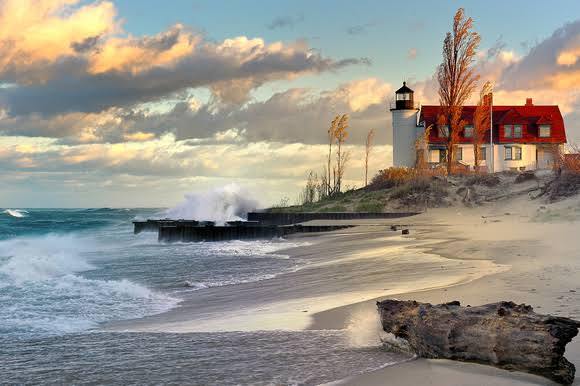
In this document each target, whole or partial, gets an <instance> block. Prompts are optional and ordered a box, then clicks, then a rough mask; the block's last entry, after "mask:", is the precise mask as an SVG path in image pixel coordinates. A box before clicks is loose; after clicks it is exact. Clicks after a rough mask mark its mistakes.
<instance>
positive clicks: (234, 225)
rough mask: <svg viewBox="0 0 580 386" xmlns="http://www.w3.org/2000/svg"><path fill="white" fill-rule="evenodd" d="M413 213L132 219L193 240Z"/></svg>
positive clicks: (139, 227) (283, 232)
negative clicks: (216, 220)
mask: <svg viewBox="0 0 580 386" xmlns="http://www.w3.org/2000/svg"><path fill="white" fill-rule="evenodd" d="M415 214H417V213H413V212H404V213H363V212H360V213H267V212H250V213H248V221H230V222H227V223H226V224H225V225H216V224H215V223H214V222H211V221H195V220H170V219H161V220H146V221H133V225H134V232H135V233H141V232H157V235H158V240H159V241H162V242H194V241H223V240H248V239H271V238H275V237H284V236H287V235H290V234H293V233H311V232H329V231H334V230H339V229H344V228H349V227H352V226H354V225H352V224H341V225H308V224H303V223H304V222H307V221H312V220H360V219H390V218H401V217H408V216H412V215H415Z"/></svg>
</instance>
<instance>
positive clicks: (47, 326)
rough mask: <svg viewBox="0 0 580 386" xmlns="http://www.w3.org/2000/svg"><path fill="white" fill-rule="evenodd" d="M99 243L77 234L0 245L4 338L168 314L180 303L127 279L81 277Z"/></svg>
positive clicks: (0, 331)
mask: <svg viewBox="0 0 580 386" xmlns="http://www.w3.org/2000/svg"><path fill="white" fill-rule="evenodd" d="M98 249H99V245H98V244H97V243H96V242H95V241H93V240H91V239H87V238H80V237H77V236H74V235H45V236H40V237H19V238H14V239H9V240H3V241H0V295H1V296H0V305H1V306H2V307H0V335H2V334H33V335H34V334H41V335H46V334H48V335H54V334H57V335H59V334H62V333H70V332H78V331H83V330H86V329H89V328H94V327H97V325H98V323H100V322H105V321H109V320H119V319H127V318H137V317H142V316H145V315H150V314H155V313H159V312H163V311H166V310H168V309H170V308H172V307H174V306H175V305H176V304H177V303H178V300H177V299H175V298H172V297H169V296H167V295H164V294H161V293H157V292H155V291H152V290H150V289H148V288H147V287H145V286H143V285H140V284H137V283H133V282H131V281H129V280H126V279H121V280H100V279H94V278H86V277H84V276H82V275H81V274H80V273H81V272H85V271H88V270H92V269H94V268H95V266H94V264H93V263H94V262H93V261H90V260H89V258H88V256H89V255H94V254H93V253H92V252H94V251H95V250H98Z"/></svg>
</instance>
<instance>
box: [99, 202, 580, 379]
mask: <svg viewBox="0 0 580 386" xmlns="http://www.w3.org/2000/svg"><path fill="white" fill-rule="evenodd" d="M578 218H580V200H579V199H578V198H573V199H569V200H565V201H561V202H559V203H555V204H549V205H547V204H542V203H540V202H538V201H530V200H529V199H528V198H527V197H521V196H520V197H519V198H516V199H512V200H509V201H502V202H499V203H495V204H494V205H490V206H481V207H476V208H467V207H460V208H459V207H451V208H441V209H430V210H429V211H427V212H426V213H423V214H420V215H418V216H415V217H411V218H406V219H404V221H402V220H399V221H393V220H390V221H388V220H360V221H358V226H357V227H354V228H350V229H347V230H342V231H335V232H329V233H325V234H313V235H308V236H306V237H304V236H302V237H295V238H293V239H292V241H293V242H298V243H299V244H301V246H299V247H296V248H292V249H289V250H285V251H280V252H277V253H281V254H283V255H286V256H288V258H289V259H301V260H304V261H307V264H306V265H304V266H302V267H301V268H299V269H297V270H296V271H295V272H291V273H286V274H283V275H281V276H278V277H275V278H272V279H269V280H263V281H259V282H254V283H243V284H237V285H232V286H223V287H216V288H208V289H205V290H203V291H196V292H194V293H193V295H192V296H191V298H187V299H185V300H184V301H183V302H182V304H181V305H180V307H178V308H175V309H173V310H170V311H169V312H166V313H163V314H159V315H154V316H149V317H145V318H142V319H136V320H129V321H121V322H114V323H110V324H108V325H105V326H104V327H103V328H104V329H105V330H109V331H130V332H164V333H197V332H232V331H249V332H251V331H265V330H272V331H275V330H286V331H302V330H318V331H320V330H332V331H337V330H343V331H346V332H347V336H348V337H349V339H350V340H351V344H352V345H355V346H359V345H360V346H367V345H377V344H378V342H379V338H380V335H381V328H380V323H379V321H378V315H377V312H376V305H375V303H376V301H377V300H379V299H384V298H387V297H391V298H398V299H414V300H417V301H421V302H430V303H443V302H448V301H452V300H459V301H460V302H461V303H462V304H465V305H467V304H471V305H481V304H485V303H491V302H497V301H501V300H511V301H514V302H516V303H526V304H529V305H532V306H533V307H534V309H535V310H536V311H537V312H539V313H549V314H553V315H559V316H566V317H572V318H576V319H580V260H579V259H578V251H579V248H578V243H579V240H578V230H579V228H578V225H579V223H578ZM335 223H336V222H335ZM393 223H404V224H406V226H408V227H409V229H410V231H411V232H410V235H408V236H401V234H400V231H396V232H393V231H392V230H391V229H390V225H391V224H393ZM377 349H379V348H377ZM566 357H567V358H568V359H569V360H570V361H571V362H573V363H575V364H576V365H578V364H580V340H579V339H576V340H574V341H573V342H572V343H571V344H569V345H568V347H567V354H566ZM335 383H338V384H347V385H385V384H389V385H417V384H429V385H451V384H452V385H483V384H485V385H544V384H550V382H549V381H548V380H546V379H544V378H540V377H537V376H533V375H529V374H523V373H517V372H508V371H504V370H499V369H496V368H493V367H489V366H481V365H475V364H467V363H460V362H451V361H442V360H424V359H415V360H411V361H408V362H404V363H401V362H399V363H398V364H395V365H393V366H386V367H384V368H382V369H380V370H377V371H373V372H368V373H366V374H363V375H360V376H353V377H349V378H346V379H342V380H339V381H337V382H335ZM333 384H334V383H333ZM574 384H580V381H576V383H574Z"/></svg>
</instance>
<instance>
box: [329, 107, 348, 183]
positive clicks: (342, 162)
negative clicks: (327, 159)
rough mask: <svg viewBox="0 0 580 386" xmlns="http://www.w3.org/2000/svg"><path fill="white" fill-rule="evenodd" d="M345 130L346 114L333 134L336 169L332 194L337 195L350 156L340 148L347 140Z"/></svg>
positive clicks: (346, 127)
mask: <svg viewBox="0 0 580 386" xmlns="http://www.w3.org/2000/svg"><path fill="white" fill-rule="evenodd" d="M347 129H348V114H342V115H341V116H340V119H339V120H338V123H337V124H336V130H335V132H334V140H335V141H336V167H335V168H334V188H333V193H338V192H340V190H341V186H342V177H343V176H344V170H345V167H346V164H347V162H348V160H349V158H350V154H349V153H348V152H347V151H344V150H343V148H342V146H343V144H344V142H345V141H346V139H347V138H348V131H347Z"/></svg>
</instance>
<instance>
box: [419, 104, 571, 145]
mask: <svg viewBox="0 0 580 386" xmlns="http://www.w3.org/2000/svg"><path fill="white" fill-rule="evenodd" d="M475 108H476V106H464V107H463V111H462V118H463V119H464V120H466V121H467V124H468V125H471V124H473V114H474V112H475ZM439 109H440V107H439V106H422V107H421V116H420V119H419V120H420V121H421V122H425V127H428V126H429V125H431V124H433V125H435V126H437V117H438V115H439ZM504 125H522V137H521V138H506V137H504ZM540 125H550V126H551V129H550V137H540V136H539V126H540ZM485 138H486V139H487V141H486V142H489V130H488V131H487V134H486V136H485ZM444 141H445V138H439V137H438V135H437V130H431V134H430V136H429V142H444ZM493 141H494V143H565V142H566V129H565V127H564V119H563V118H562V114H561V113H560V109H559V108H558V106H536V105H526V106H493ZM460 142H464V143H470V142H471V139H470V138H464V137H463V136H462V137H461V140H460Z"/></svg>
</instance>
